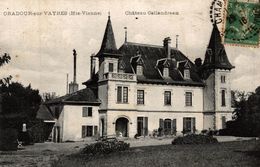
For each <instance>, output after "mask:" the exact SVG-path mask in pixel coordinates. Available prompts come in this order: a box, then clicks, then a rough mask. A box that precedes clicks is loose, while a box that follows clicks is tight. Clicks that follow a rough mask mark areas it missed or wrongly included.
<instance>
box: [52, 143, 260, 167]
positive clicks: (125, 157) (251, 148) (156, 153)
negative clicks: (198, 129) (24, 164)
mask: <svg viewBox="0 0 260 167" xmlns="http://www.w3.org/2000/svg"><path fill="white" fill-rule="evenodd" d="M52 166H53V167H71V166H75V167H76V166H77V167H81V166H84V167H85V166H95V167H102V166H107V167H108V166H109V167H111V166H146V167H148V166H149V167H150V166H151V167H155V166H185V167H186V166H198V167H201V166H207V167H208V166H213V167H218V166H224V167H225V166H241V167H242V166H243V167H245V166H260V141H255V140H251V141H236V142H226V143H219V144H205V145H161V146H147V147H136V148H130V150H128V151H124V152H117V153H112V154H109V155H105V156H104V155H103V156H98V157H86V156H85V155H81V154H79V153H77V154H72V155H69V156H62V157H60V158H59V159H58V160H56V161H54V162H53V164H52Z"/></svg>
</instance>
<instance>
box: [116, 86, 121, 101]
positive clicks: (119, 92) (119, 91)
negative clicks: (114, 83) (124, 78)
mask: <svg viewBox="0 0 260 167" xmlns="http://www.w3.org/2000/svg"><path fill="white" fill-rule="evenodd" d="M117 102H118V103H121V102H122V87H121V86H118V87H117Z"/></svg>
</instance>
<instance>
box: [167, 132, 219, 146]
mask: <svg viewBox="0 0 260 167" xmlns="http://www.w3.org/2000/svg"><path fill="white" fill-rule="evenodd" d="M208 143H218V140H217V139H216V138H214V137H212V136H209V135H202V134H189V135H186V136H183V137H177V138H175V139H174V140H173V141H172V144H173V145H180V144H208Z"/></svg>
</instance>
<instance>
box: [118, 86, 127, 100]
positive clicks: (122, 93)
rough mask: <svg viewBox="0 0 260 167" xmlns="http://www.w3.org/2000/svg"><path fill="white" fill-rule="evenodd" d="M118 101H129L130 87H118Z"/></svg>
mask: <svg viewBox="0 0 260 167" xmlns="http://www.w3.org/2000/svg"><path fill="white" fill-rule="evenodd" d="M117 103H128V87H125V86H118V87H117Z"/></svg>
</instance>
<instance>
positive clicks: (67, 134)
mask: <svg viewBox="0 0 260 167" xmlns="http://www.w3.org/2000/svg"><path fill="white" fill-rule="evenodd" d="M83 107H92V117H83V116H82V110H83V109H82V108H83ZM63 113H64V118H63V120H64V123H63V136H62V139H63V141H66V140H73V141H78V140H82V126H83V125H90V126H99V114H98V106H87V105H65V106H64V109H63Z"/></svg>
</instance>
